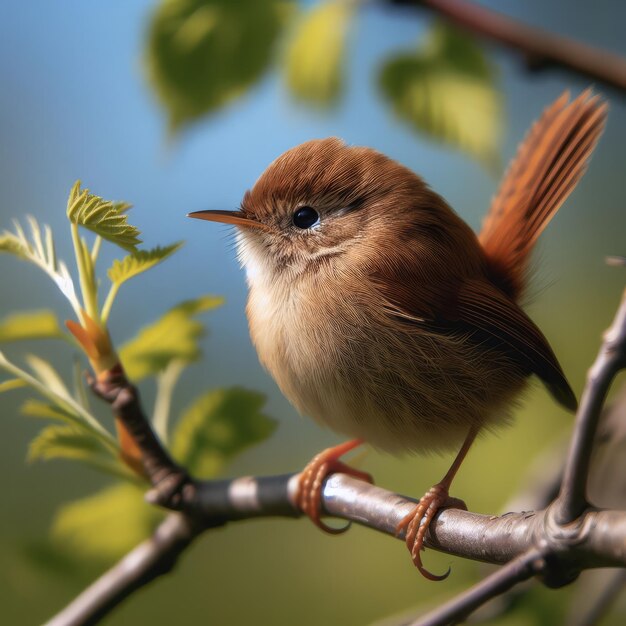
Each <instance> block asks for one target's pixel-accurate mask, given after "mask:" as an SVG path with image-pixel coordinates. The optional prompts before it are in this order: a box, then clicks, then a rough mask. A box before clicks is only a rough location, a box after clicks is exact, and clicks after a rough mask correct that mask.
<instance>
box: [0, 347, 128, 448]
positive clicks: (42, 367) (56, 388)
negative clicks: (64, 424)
mask: <svg viewBox="0 0 626 626" xmlns="http://www.w3.org/2000/svg"><path fill="white" fill-rule="evenodd" d="M28 360H29V363H30V366H31V367H32V368H33V369H34V370H35V372H36V374H37V376H38V378H36V377H35V376H31V375H30V374H29V373H28V372H26V371H24V370H23V369H21V368H20V367H18V366H17V365H15V364H14V363H11V361H9V360H8V359H7V358H6V356H5V355H4V354H3V353H2V352H0V368H1V369H3V370H5V371H7V372H9V374H11V375H13V376H15V377H16V378H18V379H19V380H21V381H22V382H23V383H24V384H26V385H28V386H29V387H31V388H32V389H34V390H35V391H37V393H39V394H41V395H42V396H43V397H44V398H46V399H47V400H48V401H50V402H51V403H52V405H53V407H54V409H58V411H59V412H60V413H61V414H63V415H64V416H65V419H66V420H71V421H73V422H74V423H75V424H80V425H82V427H84V428H86V429H89V430H91V431H93V432H94V434H95V435H96V436H98V437H99V438H100V439H101V440H102V442H103V443H104V444H105V445H108V446H110V447H112V448H113V449H114V450H117V443H116V441H115V439H114V438H113V437H112V435H111V433H109V432H108V431H107V430H106V429H105V428H104V427H103V426H102V425H101V424H100V423H99V422H98V420H97V419H96V418H95V417H94V416H93V415H92V414H91V413H90V412H89V411H88V410H87V409H86V408H85V407H84V406H82V405H80V404H79V403H78V402H76V400H75V399H74V398H73V397H72V396H71V395H70V394H69V392H68V391H67V388H66V387H65V385H64V383H63V381H62V380H61V379H60V377H59V375H58V374H57V373H56V372H55V370H54V369H53V368H52V366H51V365H50V364H49V363H47V362H46V361H44V360H43V359H39V358H37V357H32V356H31V357H28ZM44 406H45V405H44Z"/></svg>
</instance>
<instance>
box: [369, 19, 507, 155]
mask: <svg viewBox="0 0 626 626" xmlns="http://www.w3.org/2000/svg"><path fill="white" fill-rule="evenodd" d="M495 83H496V80H495V72H494V70H493V69H492V68H491V66H490V65H489V63H488V61H487V58H486V57H485V56H484V54H483V53H482V50H481V49H480V48H479V47H478V45H477V44H476V43H475V41H474V40H473V39H472V38H471V37H470V36H468V35H466V34H464V33H462V32H460V31H457V30H455V29H453V28H451V27H449V26H443V25H437V26H436V27H435V28H434V29H433V31H432V32H431V33H430V36H429V37H428V39H427V41H426V42H425V44H424V45H423V46H422V47H421V48H420V49H419V50H418V51H417V52H416V53H411V54H400V55H397V56H395V57H394V58H392V59H390V60H388V61H387V62H386V63H385V64H384V66H383V67H382V70H381V73H380V86H381V89H382V91H383V93H384V95H385V96H386V97H387V98H388V100H389V101H390V103H391V104H392V106H393V109H394V111H395V112H396V114H397V115H398V117H400V118H401V119H403V120H405V121H406V122H408V123H409V124H411V125H412V126H413V127H414V128H415V129H416V130H418V131H420V132H424V133H426V134H428V135H430V136H431V137H433V138H434V139H437V140H439V141H442V142H445V143H447V144H449V145H451V146H453V147H456V148H459V149H460V150H463V151H464V152H467V153H469V154H470V155H472V156H475V157H477V158H479V159H481V160H482V161H483V162H485V163H486V164H487V165H489V166H495V165H497V164H498V162H499V161H498V143H499V138H500V134H501V127H502V106H501V104H502V103H501V97H500V94H499V93H498V90H497V88H496V84H495Z"/></svg>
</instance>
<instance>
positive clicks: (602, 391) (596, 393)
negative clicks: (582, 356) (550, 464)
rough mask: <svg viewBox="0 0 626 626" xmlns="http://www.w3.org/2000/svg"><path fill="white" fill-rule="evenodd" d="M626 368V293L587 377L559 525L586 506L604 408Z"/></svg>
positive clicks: (558, 513) (560, 501)
mask: <svg viewBox="0 0 626 626" xmlns="http://www.w3.org/2000/svg"><path fill="white" fill-rule="evenodd" d="M625 366H626V292H624V295H623V296H622V302H621V305H620V307H619V309H618V311H617V315H616V316H615V319H614V320H613V323H612V324H611V327H610V328H609V329H608V330H607V331H606V333H605V334H604V341H603V342H602V346H601V348H600V352H599V354H598V356H597V358H596V360H595V363H594V364H593V366H592V367H591V369H590V370H589V374H588V375H587V384H586V385H585V389H584V391H583V395H582V398H581V401H580V407H579V409H578V413H577V415H576V424H575V426H574V433H573V436H572V441H571V444H570V449H569V453H568V456H567V460H566V462H565V474H564V477H563V482H562V483H561V490H560V493H559V496H558V497H557V499H556V501H555V503H554V504H555V508H554V514H555V516H556V519H557V521H558V522H559V523H560V524H568V523H569V522H571V521H573V520H575V519H576V518H577V517H578V516H579V515H580V513H581V512H582V511H583V509H584V508H585V507H586V506H587V497H586V489H587V479H588V476H589V466H590V463H591V452H592V450H593V444H594V441H595V436H596V431H597V429H598V423H599V421H600V416H601V414H602V406H603V404H604V400H605V398H606V394H607V393H608V390H609V387H610V386H611V383H612V382H613V379H614V378H615V375H616V374H617V372H618V371H619V370H620V369H622V368H623V367H625Z"/></svg>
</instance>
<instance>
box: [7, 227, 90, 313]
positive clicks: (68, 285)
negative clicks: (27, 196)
mask: <svg viewBox="0 0 626 626" xmlns="http://www.w3.org/2000/svg"><path fill="white" fill-rule="evenodd" d="M27 221H28V224H29V226H30V231H31V239H30V240H29V239H28V237H27V236H26V233H25V232H24V229H23V228H22V226H21V224H20V223H19V222H18V221H17V220H15V221H14V222H13V226H14V228H15V233H11V232H9V231H7V230H5V231H3V232H2V233H0V252H8V253H9V254H13V255H15V256H17V257H18V258H20V259H23V260H24V261H29V262H31V263H34V264H35V265H37V266H39V267H40V268H41V269H42V270H43V271H44V272H46V274H48V276H50V278H52V280H53V281H54V282H55V283H56V285H57V287H58V288H59V289H60V290H61V291H62V293H63V295H64V296H65V297H66V298H67V299H68V300H69V301H70V304H71V305H72V308H73V309H74V312H75V313H76V314H77V315H79V314H80V304H79V302H78V299H77V298H76V292H75V290H74V281H73V280H72V277H71V276H70V273H69V271H68V269H67V266H66V265H65V263H63V262H62V261H58V260H57V255H56V250H55V247H54V239H53V236H52V231H51V230H50V227H49V226H47V225H46V226H44V232H43V234H42V232H41V227H40V226H39V223H38V222H37V220H36V219H35V218H34V217H31V216H28V217H27Z"/></svg>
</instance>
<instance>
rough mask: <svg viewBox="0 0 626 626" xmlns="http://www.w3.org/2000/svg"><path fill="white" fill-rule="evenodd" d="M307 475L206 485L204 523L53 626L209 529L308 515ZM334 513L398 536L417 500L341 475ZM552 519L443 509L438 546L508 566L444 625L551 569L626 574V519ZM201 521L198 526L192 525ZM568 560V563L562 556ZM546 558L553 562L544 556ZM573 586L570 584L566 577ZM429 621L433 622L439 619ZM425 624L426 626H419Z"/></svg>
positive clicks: (327, 501) (152, 542)
mask: <svg viewBox="0 0 626 626" xmlns="http://www.w3.org/2000/svg"><path fill="white" fill-rule="evenodd" d="M298 477H299V474H286V475H281V476H267V477H261V478H253V477H244V478H237V479H233V480H223V481H208V482H205V483H199V484H198V491H197V498H198V500H197V506H196V510H195V512H196V516H195V517H193V518H192V517H191V516H190V515H182V514H180V513H175V514H172V515H170V516H169V517H168V518H167V519H166V520H165V521H164V522H163V523H162V524H161V526H159V528H158V529H157V531H156V532H155V534H154V536H153V537H152V538H151V539H149V540H148V541H145V542H144V543H142V544H140V545H139V546H138V547H137V548H135V549H134V550H132V551H131V552H129V553H128V554H127V555H126V556H125V557H124V558H123V559H122V560H121V561H120V562H119V563H118V564H117V565H115V566H114V567H113V568H112V569H110V570H109V571H108V572H106V573H105V574H104V575H103V576H102V577H101V578H100V579H99V580H98V581H96V583H94V584H93V585H91V586H90V587H89V588H87V589H86V590H85V591H84V592H83V593H82V594H81V595H80V596H78V598H76V599H75V600H74V601H73V602H72V603H71V604H70V605H69V606H68V607H67V608H65V609H64V610H63V611H62V612H61V613H59V614H58V615H57V616H56V617H54V618H53V619H52V620H51V621H50V622H48V623H47V624H46V626H80V625H85V624H94V623H96V621H97V620H98V619H100V618H101V617H103V616H104V615H105V614H106V613H107V612H109V611H110V610H112V609H113V608H114V607H115V606H117V605H118V604H119V603H120V602H121V601H122V600H124V599H125V598H126V597H127V596H129V595H130V594H131V593H132V592H133V591H136V590H137V589H139V588H140V587H142V586H144V585H146V584H148V583H149V582H151V581H152V580H154V579H155V578H157V577H158V576H161V575H163V574H165V573H167V572H169V571H170V570H171V569H172V568H173V567H174V565H175V564H176V562H177V560H178V558H179V556H180V555H181V554H182V552H183V551H184V550H185V549H186V548H187V547H188V546H189V544H190V543H191V542H192V541H193V539H195V537H197V536H198V535H199V534H200V533H202V532H203V531H204V530H206V529H207V528H210V527H217V526H221V525H224V524H226V523H228V522H235V521H240V520H245V519H250V518H258V517H299V516H301V513H300V512H299V511H298V510H297V509H296V508H295V506H294V504H293V493H294V490H295V487H296V484H297V481H298ZM322 497H323V505H324V509H325V511H326V513H328V514H329V515H332V516H334V517H339V518H342V519H345V520H348V521H351V522H355V523H357V524H361V525H363V526H366V527H368V528H372V529H375V530H378V531H380V532H384V533H386V534H388V535H390V536H392V537H396V538H397V539H400V540H403V536H402V535H396V534H395V529H396V527H397V525H398V523H399V521H400V520H401V519H402V518H403V517H404V516H405V515H406V514H407V512H409V511H410V510H412V509H413V507H414V506H415V500H413V499H411V498H406V497H404V496H400V495H398V494H396V493H393V492H391V491H387V490H386V489H382V488H380V487H375V486H374V485H370V484H369V483H365V482H363V481H360V480H357V479H355V478H352V477H351V476H347V475H345V474H333V475H332V476H330V478H328V480H327V481H326V484H325V487H324V490H323V494H322ZM548 519H549V517H548V511H546V510H544V511H538V512H536V513H533V512H524V513H510V514H506V515H502V516H499V517H497V516H487V515H479V514H477V513H470V512H468V511H462V510H460V509H444V510H443V511H441V512H439V513H438V514H437V515H436V516H435V518H434V519H433V521H432V523H431V525H430V528H429V530H428V532H427V534H426V545H427V546H428V547H429V548H433V549H435V550H439V551H443V552H446V553H448V554H452V555H456V556H461V557H464V558H469V559H473V560H478V561H485V562H488V563H496V564H503V563H506V564H507V565H505V567H503V568H502V569H501V570H499V571H498V572H496V573H495V574H492V575H491V576H489V577H488V578H486V579H485V580H484V581H483V582H482V583H479V584H478V585H477V586H475V587H474V588H473V589H470V590H469V591H468V592H467V593H465V594H462V595H461V596H459V597H458V598H457V599H456V600H454V601H453V602H451V603H449V604H447V605H444V607H443V609H442V610H443V611H444V616H445V619H444V618H441V619H440V621H428V622H425V623H428V624H445V623H448V621H449V615H451V613H449V612H450V611H456V613H454V614H455V615H461V614H463V615H467V614H469V612H471V611H472V610H474V609H475V608H477V607H478V606H480V605H481V604H482V603H483V602H485V601H486V600H488V599H490V598H492V597H494V596H495V595H497V594H499V593H502V592H503V591H505V590H506V589H508V588H510V587H511V586H512V585H514V584H516V583H517V582H519V581H521V580H526V579H527V578H529V577H531V576H533V575H534V574H536V573H538V572H539V571H544V577H545V580H544V581H545V582H546V583H547V584H549V585H551V586H558V585H560V584H562V580H563V579H562V578H559V577H558V574H560V573H561V572H562V571H564V570H567V572H568V573H569V572H570V571H580V570H581V569H587V568H592V567H616V566H619V567H626V542H625V541H624V538H625V537H626V512H623V511H600V510H594V509H592V510H589V511H587V512H586V514H585V517H584V518H583V520H582V522H581V523H580V524H579V525H578V526H577V530H578V532H577V533H576V534H574V533H569V534H565V535H562V533H560V531H559V532H557V533H556V535H554V534H548V531H547V530H546V529H548V530H549V531H550V532H552V527H551V526H550V524H549V523H548ZM193 520H195V521H193ZM561 553H563V554H565V555H566V556H565V558H564V560H563V561H560V560H559V558H558V557H557V556H555V555H557V554H561ZM543 555H546V556H545V558H543V559H542V558H541V557H542V556H543ZM566 578H567V580H569V576H567V577H566ZM434 615H435V614H432V615H429V617H428V619H429V620H434ZM419 623H421V622H419Z"/></svg>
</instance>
